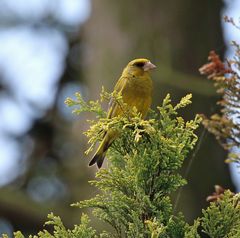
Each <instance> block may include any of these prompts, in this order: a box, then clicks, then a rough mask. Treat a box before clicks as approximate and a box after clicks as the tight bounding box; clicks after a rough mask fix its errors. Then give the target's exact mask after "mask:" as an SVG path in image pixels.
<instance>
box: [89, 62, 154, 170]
mask: <svg viewBox="0 0 240 238" xmlns="http://www.w3.org/2000/svg"><path fill="white" fill-rule="evenodd" d="M155 68H156V66H155V65H154V64H152V63H151V62H150V60H148V59H135V60H132V61H131V62H129V63H128V65H127V66H126V67H125V69H124V70H123V72H122V75H121V77H120V79H119V80H118V82H117V84H116V85H115V87H114V90H115V91H117V92H120V94H121V96H122V100H123V102H124V103H126V104H127V106H129V109H130V110H131V108H133V107H136V109H137V111H138V112H140V114H141V115H142V118H144V117H145V116H146V114H147V112H148V109H149V108H150V106H151V102H152V80H151V77H150V71H151V70H152V69H155ZM123 113H124V112H123V109H122V108H121V106H120V105H119V104H118V103H116V102H115V101H114V100H112V101H110V103H109V110H108V115H107V118H113V117H116V116H119V115H122V114H123ZM118 134H119V133H118V132H116V131H114V130H109V131H107V132H106V133H105V135H104V137H103V140H102V142H101V144H100V145H99V147H98V149H97V152H96V153H95V155H94V156H93V158H92V160H91V161H90V163H89V166H92V165H94V164H95V163H97V166H98V168H101V167H102V163H103V160H104V158H105V155H106V152H107V149H108V148H109V146H110V145H111V144H112V142H113V141H114V140H115V139H116V137H118Z"/></svg>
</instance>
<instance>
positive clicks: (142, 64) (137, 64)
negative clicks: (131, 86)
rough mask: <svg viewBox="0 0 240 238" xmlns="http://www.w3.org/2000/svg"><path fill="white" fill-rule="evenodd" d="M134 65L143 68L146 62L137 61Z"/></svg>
mask: <svg viewBox="0 0 240 238" xmlns="http://www.w3.org/2000/svg"><path fill="white" fill-rule="evenodd" d="M134 65H135V66H137V67H139V68H142V67H143V66H144V63H143V62H138V63H135V64H134Z"/></svg>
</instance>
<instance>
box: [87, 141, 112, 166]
mask: <svg viewBox="0 0 240 238" xmlns="http://www.w3.org/2000/svg"><path fill="white" fill-rule="evenodd" d="M109 146H110V145H109V143H107V140H106V139H105V138H104V139H103V141H102V143H101V144H100V145H99V147H98V149H97V152H96V153H95V155H94V156H93V158H92V160H91V161H90V163H89V166H92V165H94V164H97V166H98V168H99V169H100V168H101V167H102V164H103V161H104V158H105V155H106V152H107V149H108V147H109Z"/></svg>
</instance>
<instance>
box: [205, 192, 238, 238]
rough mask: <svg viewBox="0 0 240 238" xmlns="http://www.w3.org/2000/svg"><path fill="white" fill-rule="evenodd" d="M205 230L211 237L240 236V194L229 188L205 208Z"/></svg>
mask: <svg viewBox="0 0 240 238" xmlns="http://www.w3.org/2000/svg"><path fill="white" fill-rule="evenodd" d="M202 227H203V231H204V232H205V233H206V234H208V235H209V237H211V238H218V237H226V238H227V237H229V238H230V237H231V238H237V237H240V194H236V195H233V193H232V192H230V191H229V190H227V191H225V193H224V195H223V196H222V197H221V198H220V199H218V200H217V201H216V202H212V203H211V204H210V206H209V207H208V208H207V209H206V210H203V218H202Z"/></svg>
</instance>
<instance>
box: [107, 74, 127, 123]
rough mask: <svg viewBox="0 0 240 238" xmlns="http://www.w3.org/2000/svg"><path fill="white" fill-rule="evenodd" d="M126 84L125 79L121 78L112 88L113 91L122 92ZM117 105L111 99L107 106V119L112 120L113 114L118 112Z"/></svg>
mask: <svg viewBox="0 0 240 238" xmlns="http://www.w3.org/2000/svg"><path fill="white" fill-rule="evenodd" d="M126 83H127V77H124V76H121V78H120V79H119V80H118V82H117V84H116V85H115V87H114V90H115V91H117V92H122V91H123V89H124V87H125V85H126ZM118 107H119V105H118V104H117V103H116V101H115V100H114V99H113V98H112V99H111V100H110V102H109V105H108V116H107V118H112V117H114V116H116V115H115V112H116V111H118Z"/></svg>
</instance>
